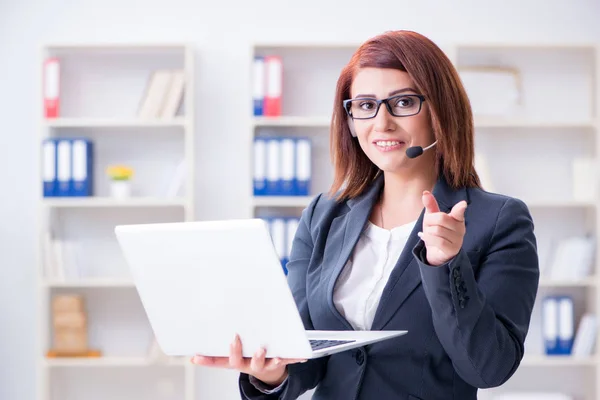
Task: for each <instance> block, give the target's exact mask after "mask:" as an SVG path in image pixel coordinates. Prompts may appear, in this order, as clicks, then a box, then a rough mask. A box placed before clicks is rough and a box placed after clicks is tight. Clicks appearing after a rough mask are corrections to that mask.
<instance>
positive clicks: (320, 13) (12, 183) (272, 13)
mask: <svg viewBox="0 0 600 400" xmlns="http://www.w3.org/2000/svg"><path fill="white" fill-rule="evenodd" d="M40 3H42V2H40V1H32V0H29V1H27V0H23V1H18V2H17V1H10V0H3V1H2V0H0V55H1V56H0V90H1V93H0V121H1V122H2V125H1V126H2V129H1V132H0V149H1V150H2V153H1V155H0V182H2V185H1V186H0V187H1V188H2V189H1V191H0V205H1V207H0V221H1V222H0V337H1V338H2V339H1V340H0V399H3V400H4V399H6V400H12V399H18V400H33V396H34V389H35V388H34V385H35V382H36V381H35V369H34V359H35V354H34V345H35V336H36V331H37V327H36V325H35V321H36V318H35V317H36V307H35V305H36V303H35V301H36V298H35V290H34V282H35V280H34V273H35V266H34V253H33V252H34V246H35V242H34V238H35V236H34V235H35V215H36V209H35V202H36V199H35V194H36V193H37V192H36V190H37V185H38V180H37V177H36V174H35V172H36V168H37V164H36V163H37V160H36V151H37V148H38V147H37V146H38V143H36V141H35V133H36V128H37V122H38V121H37V119H38V116H39V97H38V95H39V90H38V89H39V62H40V59H39V55H40V53H39V47H40V45H41V44H42V43H44V42H63V41H90V42H94V41H119V42H121V41H126V42H146V41H185V42H192V43H194V44H195V46H196V52H197V60H196V62H197V74H198V79H197V82H196V84H197V96H198V97H197V99H198V100H197V104H198V109H197V120H196V126H197V128H198V132H197V135H198V139H197V179H198V182H197V188H198V192H197V198H198V202H197V216H198V218H201V219H202V218H205V217H210V218H221V217H237V216H241V215H245V212H246V210H247V209H248V208H247V206H248V205H247V204H243V203H240V199H244V198H245V194H246V193H248V190H249V186H248V185H249V182H247V180H246V179H245V178H246V176H247V175H246V174H245V173H240V169H243V168H246V166H247V165H248V156H249V154H248V153H247V152H246V149H244V148H243V147H242V146H235V143H236V141H239V140H242V138H243V137H244V135H247V134H248V130H247V123H248V122H249V121H248V115H247V114H248V113H247V110H248V101H249V98H248V97H247V93H248V87H249V86H248V85H249V82H248V78H249V74H248V73H247V72H248V69H247V68H246V67H247V62H248V61H249V48H250V43H251V42H252V41H269V40H280V41H315V42H317V41H342V40H350V41H362V40H364V39H366V38H367V37H369V36H371V35H374V34H377V33H380V32H382V31H385V30H390V29H401V28H404V29H413V30H417V31H420V32H422V33H424V34H426V35H428V36H430V37H431V38H432V39H434V40H437V41H440V42H446V41H447V42H453V41H470V40H478V41H492V42H531V41H535V42H545V43H554V42H560V43H575V42H576V43H579V42H584V43H589V42H592V41H600V24H599V23H598V17H599V16H600V3H598V2H595V1H593V0H580V1H569V2H565V1H558V0H509V1H503V2H498V1H495V2H482V1H475V0H469V1H462V2H460V3H459V2H448V1H444V0H438V1H416V0H412V1H400V0H380V1H372V2H366V1H364V0H362V1H358V0H345V1H336V2H333V1H331V2H325V1H323V0H320V1H315V0H304V1H302V2H295V4H294V5H293V6H290V5H286V2H284V1H281V0H279V1H277V0H253V1H242V0H238V1H235V2H232V1H229V2H228V1H221V2H200V1H191V0H190V1H183V0H170V1H159V0H146V1H133V0H103V1H91V0H88V1H83V0H82V1H78V2H75V1H64V0H63V1H61V0H48V1H44V2H43V3H42V4H40ZM205 95H210V97H211V102H210V105H204V104H203V96H205ZM232 144H233V145H232ZM225 181H227V182H230V183H231V184H228V185H223V182H225ZM211 374H212V375H210V376H206V378H203V379H202V380H201V382H200V383H199V385H200V387H201V389H200V393H201V395H203V397H202V398H205V399H225V398H232V399H233V398H237V388H236V384H235V376H234V374H231V373H228V372H211ZM223 385H227V386H228V387H227V388H223ZM224 393H227V394H230V395H229V397H227V394H224Z"/></svg>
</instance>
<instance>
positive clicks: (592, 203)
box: [248, 42, 600, 400]
mask: <svg viewBox="0 0 600 400" xmlns="http://www.w3.org/2000/svg"><path fill="white" fill-rule="evenodd" d="M357 47H358V44H357V43H338V44H323V43H289V44H286V43H281V42H279V43H256V44H255V45H254V46H253V48H252V51H251V58H250V60H249V65H250V66H251V65H252V62H253V59H254V56H255V55H263V56H264V55H269V54H273V55H278V56H281V57H282V60H283V95H282V115H281V116H280V117H254V116H252V117H251V123H250V127H249V128H250V138H249V146H248V148H249V149H250V151H252V148H253V147H252V141H253V139H254V138H255V137H256V136H291V137H295V136H304V137H309V138H310V139H311V140H312V144H313V153H312V156H313V158H312V171H313V182H312V187H311V193H310V196H307V197H284V196H281V197H280V196H272V197H262V196H253V193H252V192H251V193H250V194H249V195H250V196H251V198H252V201H251V209H250V210H249V216H252V217H256V216H272V215H284V216H286V215H288V216H289V215H295V216H299V215H300V213H301V211H302V209H303V208H304V207H306V206H307V205H308V203H309V202H310V200H311V199H312V197H313V196H314V195H316V194H318V193H319V192H325V191H327V190H328V188H329V185H330V183H331V178H332V176H333V174H332V168H331V164H330V159H329V124H330V118H331V116H330V115H331V110H332V107H333V96H334V93H335V84H336V82H337V78H338V74H339V72H340V70H341V69H342V67H343V66H344V65H345V64H346V63H347V62H348V61H349V59H350V56H351V55H352V53H353V52H354V51H355V50H356V49H357ZM442 48H443V49H444V51H445V52H446V53H447V54H448V56H449V57H450V59H451V60H452V62H453V63H454V64H455V65H456V66H458V67H463V66H476V65H483V66H485V65H499V66H509V67H514V68H517V69H518V70H519V71H520V73H521V79H522V93H523V97H522V104H521V106H520V107H519V110H518V111H519V112H518V113H516V114H515V115H513V116H511V117H506V118H499V117H489V116H481V115H476V116H475V127H476V151H477V153H478V154H483V155H485V157H486V159H487V161H488V163H489V170H490V174H491V181H492V183H493V184H494V190H491V191H496V192H499V193H504V194H508V195H512V196H515V197H518V198H521V199H523V200H524V201H525V202H526V203H527V205H528V206H529V208H530V210H531V213H532V215H533V218H534V221H535V224H536V228H535V229H536V235H537V239H538V245H539V253H540V267H541V269H543V268H544V267H545V266H547V265H549V263H550V262H551V256H552V253H551V251H552V250H553V249H554V248H553V246H555V243H556V241H558V240H560V239H563V238H566V237H567V236H570V235H581V234H585V233H589V234H593V235H595V236H596V243H597V244H596V245H597V246H598V244H600V242H599V241H598V236H599V235H600V229H599V228H600V210H598V206H599V201H598V198H597V197H595V198H591V199H584V200H581V199H576V198H574V197H573V196H572V172H571V162H572V160H573V158H575V157H581V156H587V157H593V158H594V159H596V160H598V159H599V157H600V137H599V133H600V99H599V98H598V97H599V94H600V78H599V76H600V49H599V48H598V47H597V46H595V45H589V46H588V45H574V46H570V45H556V46H553V45H547V44H540V45H538V44H527V45H524V44H471V43H465V44H448V45H446V46H442ZM490 95H493V93H491V94H490ZM249 97H251V96H249ZM249 110H250V111H249V112H250V114H251V115H252V107H251V101H250V99H249ZM251 159H252V160H253V157H251ZM252 165H253V164H252ZM250 170H251V171H252V168H251V169H250ZM597 173H598V171H596V174H597ZM249 179H252V172H251V173H250V178H249ZM599 262H600V260H599V259H598V257H596V260H595V271H594V272H593V274H592V275H591V276H589V277H586V278H583V279H580V280H576V281H565V280H559V281H553V280H549V279H548V278H546V277H545V276H544V275H543V274H542V277H541V279H540V288H539V291H538V302H537V303H536V306H535V309H534V315H533V318H532V323H531V327H530V331H529V335H528V338H527V342H526V352H527V354H526V356H525V358H524V360H523V362H522V364H521V367H520V369H519V370H518V371H517V373H516V374H515V375H514V376H513V377H512V378H511V379H510V380H509V381H508V382H507V383H506V384H505V385H503V386H501V387H499V388H495V389H491V390H482V391H480V398H481V399H484V400H490V399H492V398H493V395H494V394H496V393H503V392H506V391H512V390H518V391H536V390H537V391H539V390H540V389H542V390H556V391H563V392H565V393H568V394H571V395H572V396H574V397H575V399H577V400H584V399H585V400H600V356H599V355H598V351H597V350H596V354H595V355H592V356H590V357H584V358H576V357H571V356H564V357H558V356H555V357H553V356H545V355H544V352H543V346H542V341H541V331H540V329H541V326H540V323H541V320H540V315H539V313H540V311H539V300H540V299H541V298H542V297H543V296H545V295H546V294H561V293H565V294H570V295H572V296H573V298H574V302H575V314H576V315H575V317H576V321H575V326H574V328H575V330H576V329H577V328H578V324H579V321H580V318H581V316H582V313H583V312H584V311H590V312H594V313H596V315H598V313H600V265H599ZM599 345H600V335H599V336H598V339H597V341H596V349H598V346H599Z"/></svg>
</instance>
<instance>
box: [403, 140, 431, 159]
mask: <svg viewBox="0 0 600 400" xmlns="http://www.w3.org/2000/svg"><path fill="white" fill-rule="evenodd" d="M436 143H437V140H436V141H435V142H433V143H432V144H430V145H429V146H427V147H425V148H423V147H421V146H413V147H409V148H408V149H406V156H407V157H408V158H417V157H419V156H420V155H421V154H423V152H424V151H425V150H429V149H430V148H432V147H433V146H435V145H436Z"/></svg>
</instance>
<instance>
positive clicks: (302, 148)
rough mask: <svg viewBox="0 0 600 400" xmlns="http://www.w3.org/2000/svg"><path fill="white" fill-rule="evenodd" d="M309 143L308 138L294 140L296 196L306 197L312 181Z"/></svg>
mask: <svg viewBox="0 0 600 400" xmlns="http://www.w3.org/2000/svg"><path fill="white" fill-rule="evenodd" d="M311 164H312V159H311V142H310V139H308V138H297V139H296V169H295V170H296V180H295V183H296V185H295V186H296V187H295V190H294V194H295V195H296V196H308V195H309V193H310V190H311V180H312V165H311Z"/></svg>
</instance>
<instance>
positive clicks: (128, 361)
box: [44, 357, 188, 367]
mask: <svg viewBox="0 0 600 400" xmlns="http://www.w3.org/2000/svg"><path fill="white" fill-rule="evenodd" d="M187 362H188V360H187V359H186V358H182V359H172V360H169V361H165V362H162V361H153V360H152V359H151V358H146V357H90V358H85V357H73V358H68V357H60V358H58V357H57V358H44V363H45V365H46V366H48V367H161V366H184V365H185V364H186V363H187Z"/></svg>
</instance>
